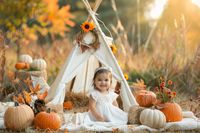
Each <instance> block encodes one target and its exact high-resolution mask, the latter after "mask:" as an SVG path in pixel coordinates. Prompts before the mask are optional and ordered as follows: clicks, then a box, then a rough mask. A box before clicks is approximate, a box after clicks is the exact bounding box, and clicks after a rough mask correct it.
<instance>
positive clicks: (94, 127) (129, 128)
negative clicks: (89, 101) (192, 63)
mask: <svg viewBox="0 0 200 133" xmlns="http://www.w3.org/2000/svg"><path fill="white" fill-rule="evenodd" d="M183 116H184V119H183V120H182V121H179V122H168V123H167V124H166V126H165V127H164V128H161V129H154V128H150V127H148V126H145V125H116V124H115V123H108V122H90V121H87V118H85V117H87V113H77V114H65V120H66V121H65V124H64V125H63V126H62V127H61V129H67V130H68V131H73V132H74V131H86V130H87V131H88V130H89V131H112V130H114V129H118V130H119V131H122V132H133V131H144V130H146V131H166V130H167V131H183V130H194V129H195V130H198V129H199V130H200V119H198V118H196V117H195V116H194V115H193V113H192V112H190V111H186V112H183ZM188 117H189V118H188Z"/></svg>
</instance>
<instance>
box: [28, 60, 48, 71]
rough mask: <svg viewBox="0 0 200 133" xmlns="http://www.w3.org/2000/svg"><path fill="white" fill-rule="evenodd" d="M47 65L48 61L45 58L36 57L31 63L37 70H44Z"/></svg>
mask: <svg viewBox="0 0 200 133" xmlns="http://www.w3.org/2000/svg"><path fill="white" fill-rule="evenodd" d="M46 67H47V63H46V61H45V60H44V59H34V60H33V62H32V63H31V68H34V69H37V70H44V69H46Z"/></svg>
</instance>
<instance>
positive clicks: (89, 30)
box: [76, 21, 99, 52]
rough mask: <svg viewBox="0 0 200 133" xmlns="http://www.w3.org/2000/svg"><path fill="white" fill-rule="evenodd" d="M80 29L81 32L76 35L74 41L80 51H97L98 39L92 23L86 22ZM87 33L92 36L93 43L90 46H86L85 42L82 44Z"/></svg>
mask: <svg viewBox="0 0 200 133" xmlns="http://www.w3.org/2000/svg"><path fill="white" fill-rule="evenodd" d="M81 29H82V31H81V32H80V33H79V34H78V36H77V38H76V41H77V43H78V45H79V46H80V48H81V51H82V52H85V50H87V49H89V48H93V49H95V50H97V49H98V48H99V38H98V35H97V31H96V30H95V26H94V23H93V22H88V21H86V22H84V23H83V24H82V25H81ZM88 33H92V35H93V36H94V41H93V42H92V43H90V44H86V43H85V42H83V39H84V37H85V36H86V35H87V34H88Z"/></svg>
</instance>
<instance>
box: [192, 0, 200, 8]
mask: <svg viewBox="0 0 200 133" xmlns="http://www.w3.org/2000/svg"><path fill="white" fill-rule="evenodd" d="M192 3H194V4H195V5H197V6H198V7H200V0H192Z"/></svg>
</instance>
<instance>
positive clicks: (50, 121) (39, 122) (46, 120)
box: [34, 111, 61, 130]
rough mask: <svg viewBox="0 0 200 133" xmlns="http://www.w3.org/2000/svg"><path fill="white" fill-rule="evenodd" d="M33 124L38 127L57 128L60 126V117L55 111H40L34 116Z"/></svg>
mask: <svg viewBox="0 0 200 133" xmlns="http://www.w3.org/2000/svg"><path fill="white" fill-rule="evenodd" d="M34 125H35V127H36V128H40V129H51V130H58V129H59V128H60V127H61V119H60V117H59V115H58V114H57V113H55V112H50V111H49V112H40V113H38V114H37V115H36V116H35V119H34Z"/></svg>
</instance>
